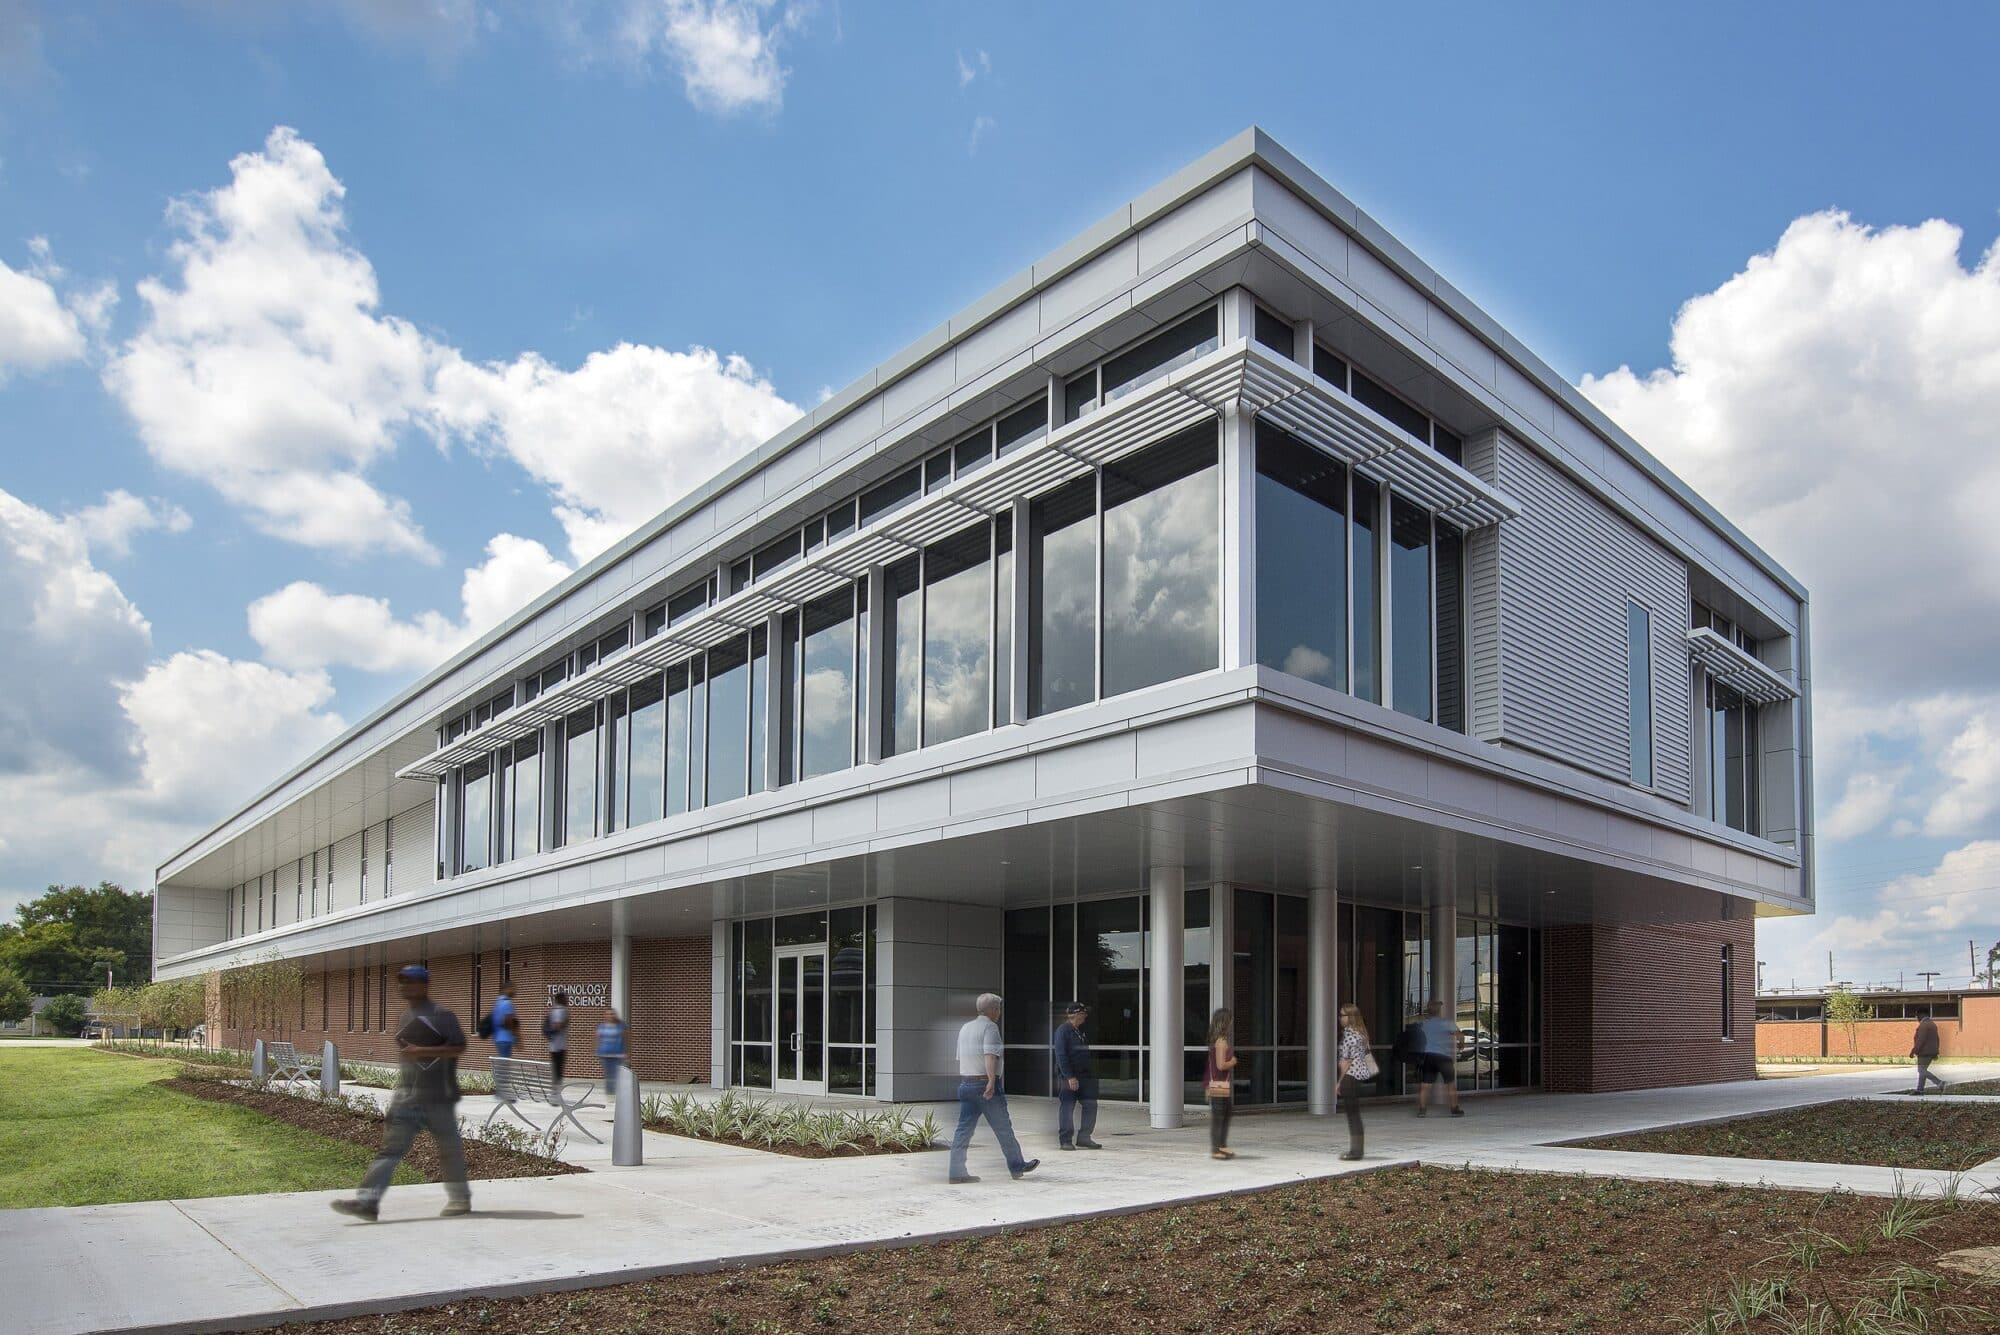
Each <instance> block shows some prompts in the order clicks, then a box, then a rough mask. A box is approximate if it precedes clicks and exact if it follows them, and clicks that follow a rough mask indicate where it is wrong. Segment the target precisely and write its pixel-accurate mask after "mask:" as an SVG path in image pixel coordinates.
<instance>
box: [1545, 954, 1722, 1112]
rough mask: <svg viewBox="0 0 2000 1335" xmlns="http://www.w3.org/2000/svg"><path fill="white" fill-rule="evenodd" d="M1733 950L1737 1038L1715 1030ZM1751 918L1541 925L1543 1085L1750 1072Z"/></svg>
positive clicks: (1687, 1081) (1620, 1084) (1580, 1086)
mask: <svg viewBox="0 0 2000 1335" xmlns="http://www.w3.org/2000/svg"><path fill="white" fill-rule="evenodd" d="M1724 944H1728V945H1729V946H1731V947H1732V948H1733V953H1732V961H1733V974H1734V983H1735V987H1734V1007H1733V1009H1734V1015H1733V1017H1732V1018H1733V1032H1734V1036H1735V1037H1734V1040H1733V1041H1731V1040H1728V1039H1725V1038H1724V1037H1723V1034H1722V947H1723V945H1724ZM1755 955H1756V949H1755V925H1754V923H1753V921H1752V920H1750V919H1741V920H1734V921H1712V922H1698V923H1586V924H1575V925H1561V926H1554V927H1546V928H1544V929H1543V930H1542V1084H1543V1087H1544V1088H1546V1089H1549V1090H1551V1091H1560V1092H1576V1093H1582V1092H1592V1091H1602V1090H1617V1089H1650V1088H1655V1087H1659V1086H1663V1085H1698V1084H1708V1083H1712V1082H1715V1081H1720V1080H1748V1079H1750V1078H1751V1077H1752V1076H1754V1075H1755V1074H1756V1041H1755V1033H1756V1013H1757V1012H1756V979H1757V964H1756V959H1755Z"/></svg>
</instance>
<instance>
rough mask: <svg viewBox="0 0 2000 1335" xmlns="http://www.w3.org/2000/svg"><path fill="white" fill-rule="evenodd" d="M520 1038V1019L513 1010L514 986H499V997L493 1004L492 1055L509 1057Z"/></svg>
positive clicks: (508, 984)
mask: <svg viewBox="0 0 2000 1335" xmlns="http://www.w3.org/2000/svg"><path fill="white" fill-rule="evenodd" d="M520 1037H521V1017H520V1016H519V1015H518V1014H516V1013H515V1010H514V985H513V984H512V983H502V984H500V996H499V998H498V999H497V1000H496V1001H494V1003H493V1055H494V1056H496V1057H511V1056H513V1055H514V1044H515V1042H516V1041H518V1040H519V1039H520Z"/></svg>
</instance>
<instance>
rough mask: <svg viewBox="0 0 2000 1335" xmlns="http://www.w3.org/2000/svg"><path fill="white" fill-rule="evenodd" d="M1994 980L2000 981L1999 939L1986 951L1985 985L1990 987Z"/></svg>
mask: <svg viewBox="0 0 2000 1335" xmlns="http://www.w3.org/2000/svg"><path fill="white" fill-rule="evenodd" d="M1995 982H2000V941H1995V942H1994V943H1993V948H1992V949H1991V950H1988V951H1987V952H1986V985H1987V986H1988V987H1991V986H1993V984H1994V983H1995Z"/></svg>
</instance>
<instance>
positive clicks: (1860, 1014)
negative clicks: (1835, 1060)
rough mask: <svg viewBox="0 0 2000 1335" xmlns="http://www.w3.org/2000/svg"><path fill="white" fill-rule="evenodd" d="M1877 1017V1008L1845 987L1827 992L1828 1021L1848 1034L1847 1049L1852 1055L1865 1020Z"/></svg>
mask: <svg viewBox="0 0 2000 1335" xmlns="http://www.w3.org/2000/svg"><path fill="white" fill-rule="evenodd" d="M1874 1018H1875V1008H1874V1007H1873V1006H1871V1005H1869V1004H1868V1003H1867V1002H1865V1001H1863V1000H1862V999H1861V998H1860V997H1859V996H1857V995H1855V994H1854V993H1853V992H1852V991H1850V990H1849V989H1847V988H1844V987H1836V988H1834V989H1832V990H1831V991H1829V992H1828V993H1827V994H1826V1022H1827V1023H1828V1024H1833V1025H1839V1026H1840V1028H1841V1029H1842V1030H1843V1031H1844V1032H1845V1033H1846V1034H1847V1051H1848V1055H1850V1056H1852V1055H1853V1054H1854V1051H1855V1047H1856V1039H1857V1036H1858V1035H1859V1033H1860V1026H1861V1022H1862V1021H1863V1020H1872V1019H1874Z"/></svg>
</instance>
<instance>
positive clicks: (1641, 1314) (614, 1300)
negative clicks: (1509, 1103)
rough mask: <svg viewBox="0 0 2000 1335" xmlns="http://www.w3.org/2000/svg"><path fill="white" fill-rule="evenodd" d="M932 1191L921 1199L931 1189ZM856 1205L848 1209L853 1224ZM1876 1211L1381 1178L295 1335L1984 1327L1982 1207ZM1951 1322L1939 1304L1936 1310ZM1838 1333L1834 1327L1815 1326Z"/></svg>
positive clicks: (1726, 1193)
mask: <svg viewBox="0 0 2000 1335" xmlns="http://www.w3.org/2000/svg"><path fill="white" fill-rule="evenodd" d="M946 1189H947V1188H944V1187H939V1188H938V1190H946ZM861 1208H865V1206H864V1205H862V1204H861V1203H857V1209H861ZM1890 1208H1891V1206H1890V1203H1889V1202H1887V1201H1884V1200H1877V1199H1864V1198H1856V1197H1853V1196H1844V1195H1835V1196H1828V1197H1814V1196H1810V1195H1806V1194H1803V1193H1797V1192H1785V1191H1773V1190H1764V1189H1758V1188H1746V1187H1698V1186H1689V1185H1685V1184H1680V1183H1651V1182H1648V1183H1640V1182H1627V1181H1622V1180H1618V1179H1605V1178H1598V1179H1578V1178H1561V1177H1549V1176H1543V1175H1538V1174H1508V1173H1493V1172H1483V1171H1455V1170H1448V1169H1435V1168H1406V1169H1393V1170H1388V1171H1384V1172H1379V1173H1371V1174H1366V1175H1362V1176H1358V1177H1344V1178H1331V1179H1321V1180H1317V1181H1312V1182H1306V1183H1301V1184H1299V1185H1296V1186H1287V1187H1280V1188H1276V1189H1273V1190H1268V1191H1260V1192H1255V1193H1250V1194H1246V1195H1239V1196H1231V1197H1226V1198H1223V1199H1220V1200H1215V1201H1205V1202H1200V1203H1198V1204H1194V1205H1186V1206H1178V1207H1172V1208H1163V1209H1157V1210H1149V1211H1146V1212H1144V1213H1140V1214H1131V1215H1123V1216H1117V1217H1113V1218H1108V1219H1093V1220H1087V1221H1083V1222H1079V1223H1075V1224H1063V1225H1057V1226H1053V1227H1046V1228H1029V1229H1022V1230H1018V1231H1013V1232H1008V1233H1002V1234H997V1235H994V1236H990V1237H985V1238H976V1239H968V1240H965V1241H961V1242H952V1243H936V1244H927V1245H921V1246H915V1247H903V1248H883V1249H876V1250H871V1251H865V1252H855V1253H851V1254H849V1255H846V1256H839V1257H830V1258H826V1259H822V1260H815V1261H801V1262H797V1263H787V1264H776V1265H764V1266H757V1267H754V1268H749V1269H736V1270H723V1271H716V1272H713V1273H709V1274H702V1275H681V1276H673V1277H670V1278H666V1279H659V1280H651V1281H647V1282H643V1283H634V1284H621V1285H614V1286H610V1287H606V1288H601V1289H594V1290H588V1291H584V1292H571V1293H558V1294H548V1295H543V1296H539V1297H529V1298H511V1299H485V1298H479V1297H471V1298H467V1299H465V1300H462V1301H460V1302H457V1303H454V1304H451V1305H449V1306H445V1307H438V1308H431V1309H427V1310H423V1311H416V1312H406V1313H399V1314H392V1315H387V1316H371V1317H355V1318H350V1319H348V1320H343V1321H334V1322H328V1323H324V1324H319V1325H314V1326H311V1327H309V1329H310V1330H313V1331H316V1332H322V1333H323V1335H443V1333H444V1332H450V1331H467V1330H480V1331H492V1332H498V1333H499V1335H530V1333H531V1332H532V1333H533V1335H547V1333H548V1332H570V1331H574V1332H589V1335H603V1333H604V1332H626V1331H774V1332H783V1331H817V1330H848V1331H902V1330H924V1331H930V1330H938V1331H950V1332H954V1335H956V1332H974V1333H975V1335H978V1333H983V1332H996V1333H997V1332H1014V1331H1023V1332H1033V1331H1076V1330H1084V1331H1089V1330H1095V1331H1107V1332H1109V1331H1118V1332H1124V1331H1161V1332H1205V1331H1214V1330H1220V1331H1232V1330H1245V1331H1248V1330H1255V1331H1283V1332H1325V1331H1332V1332H1344V1331H1411V1332H1415V1331H1454V1330H1455V1331H1481V1332H1483V1331H1491V1330H1560V1331H1604V1332H1624V1331H1680V1330H1684V1329H1686V1327H1687V1326H1688V1324H1689V1323H1690V1322H1692V1321H1698V1320H1699V1319H1701V1317H1702V1316H1703V1315H1704V1314H1705V1313H1707V1312H1709V1311H1711V1310H1713V1307H1714V1306H1715V1305H1717V1304H1719V1302H1720V1300H1721V1298H1722V1296H1723V1295H1724V1293H1725V1292H1726V1290H1727V1289H1728V1287H1729V1284H1730V1282H1731V1280H1732V1279H1733V1278H1737V1277H1744V1278H1748V1277H1752V1276H1770V1275H1777V1274H1781V1273H1784V1272H1785V1270H1786V1268H1787V1267H1788V1266H1790V1265H1791V1264H1792V1263H1791V1262H1789V1261H1787V1260H1786V1259H1784V1251H1785V1248H1784V1244H1783V1243H1782V1242H1781V1241H1780V1239H1781V1238H1783V1237H1787V1236H1793V1235H1801V1234H1802V1233H1803V1230H1806V1229H1809V1228H1810V1229H1819V1230H1824V1231H1826V1232H1827V1233H1829V1234H1832V1235H1834V1236H1837V1237H1840V1238H1843V1239H1847V1240H1849V1241H1850V1243H1851V1244H1853V1243H1858V1244H1861V1245H1860V1246H1858V1247H1856V1249H1855V1250H1854V1251H1853V1252H1852V1253H1851V1254H1844V1253H1839V1252H1838V1250H1837V1249H1835V1248H1831V1247H1828V1248H1825V1249H1824V1250H1825V1252H1826V1253H1827V1254H1826V1255H1825V1256H1823V1257H1822V1258H1821V1259H1819V1261H1818V1263H1817V1268H1816V1269H1815V1270H1814V1271H1813V1272H1812V1273H1811V1274H1810V1276H1808V1277H1807V1278H1806V1279H1805V1280H1803V1281H1801V1282H1800V1284H1799V1285H1798V1287H1797V1288H1796V1289H1795V1290H1794V1293H1795V1294H1796V1295H1799V1296H1798V1297H1796V1299H1795V1302H1796V1303H1797V1304H1798V1306H1795V1308H1794V1310H1795V1311H1797V1310H1798V1309H1799V1307H1802V1306H1803V1303H1804V1302H1805V1301H1808V1300H1809V1298H1810V1296H1811V1295H1814V1294H1817V1295H1819V1296H1820V1300H1821V1301H1824V1302H1827V1303H1831V1304H1836V1305H1840V1306H1841V1309H1842V1310H1851V1309H1852V1308H1853V1307H1854V1306H1855V1305H1858V1304H1864V1303H1866V1302H1869V1301H1873V1300H1874V1299H1873V1298H1872V1297H1871V1295H1873V1294H1874V1293H1876V1292H1878V1291H1880V1292H1884V1293H1886V1292H1887V1290H1886V1289H1885V1288H1884V1287H1883V1286H1884V1285H1885V1284H1886V1283H1888V1280H1887V1278H1886V1277H1887V1276H1888V1275H1889V1274H1891V1273H1892V1272H1894V1271H1895V1270H1896V1268H1897V1267H1898V1266H1901V1265H1904V1264H1905V1263H1908V1264H1914V1265H1917V1266H1921V1267H1925V1268H1926V1271H1927V1273H1932V1274H1935V1275H1936V1277H1937V1278H1938V1281H1939V1283H1938V1287H1937V1288H1936V1290H1935V1291H1932V1292H1928V1293H1927V1295H1926V1296H1925V1297H1923V1298H1922V1299H1921V1302H1922V1303H1923V1304H1924V1306H1925V1309H1926V1316H1925V1324H1924V1325H1923V1326H1922V1327H1921V1328H1922V1329H1925V1330H1929V1331H1960V1330H1990V1329H1993V1328H1994V1327H1995V1325H1996V1323H2000V1287H1989V1286H1984V1285H1981V1284H1980V1283H1978V1282H1977V1281H1976V1280H1973V1279H1970V1278H1968V1277H1965V1276H1963V1275H1958V1274H1955V1273H1954V1272H1951V1271H1948V1270H1944V1269H1941V1268H1938V1267H1936V1266H1935V1265H1934V1261H1935V1258H1936V1256H1937V1255H1938V1254H1939V1253H1940V1252H1943V1251H1949V1250H1952V1249H1955V1248H1960V1247H1968V1246H1975V1245H1980V1244H1984V1243H1988V1242H1991V1241H1992V1240H1994V1239H1995V1237H1996V1236H2000V1209H1996V1208H1995V1207H1992V1206H1986V1205H1975V1204H1962V1205H1958V1206H1955V1207H1951V1208H1944V1207H1933V1208H1935V1209H1936V1210H1937V1216H1936V1219H1935V1221H1934V1222H1933V1224H1932V1225H1931V1226H1929V1227H1927V1228H1925V1229H1923V1230H1921V1231H1920V1232H1919V1233H1918V1234H1916V1235H1914V1236H1907V1237H1904V1238H1902V1239H1900V1240H1898V1241H1893V1242H1892V1241H1887V1240H1884V1239H1883V1238H1882V1237H1881V1236H1880V1223H1881V1220H1882V1218H1883V1217H1884V1215H1885V1213H1886V1212H1887V1211H1889V1209H1890ZM1953 1309H1959V1310H1953ZM1836 1328H1838V1327H1836Z"/></svg>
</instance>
